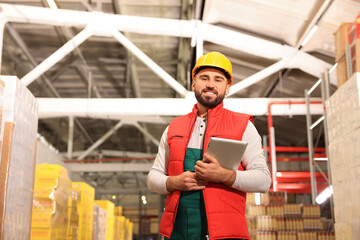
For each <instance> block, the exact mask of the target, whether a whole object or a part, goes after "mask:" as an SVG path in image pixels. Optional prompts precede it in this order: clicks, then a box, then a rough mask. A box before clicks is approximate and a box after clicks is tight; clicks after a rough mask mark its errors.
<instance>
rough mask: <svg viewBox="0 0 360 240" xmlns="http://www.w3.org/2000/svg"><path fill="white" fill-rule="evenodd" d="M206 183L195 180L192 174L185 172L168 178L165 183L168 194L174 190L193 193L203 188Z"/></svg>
mask: <svg viewBox="0 0 360 240" xmlns="http://www.w3.org/2000/svg"><path fill="white" fill-rule="evenodd" d="M206 183H207V182H204V181H202V180H200V179H199V178H197V176H196V174H195V173H194V172H190V171H186V172H183V173H182V174H180V175H177V176H170V177H168V179H167V181H166V188H167V190H168V191H169V192H173V191H175V190H180V191H194V190H202V189H204V188H205V185H206Z"/></svg>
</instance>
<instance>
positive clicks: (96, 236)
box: [92, 204, 100, 240]
mask: <svg viewBox="0 0 360 240" xmlns="http://www.w3.org/2000/svg"><path fill="white" fill-rule="evenodd" d="M99 211H100V207H99V205H97V204H94V220H93V234H92V239H93V240H98V239H99V217H100V216H99Z"/></svg>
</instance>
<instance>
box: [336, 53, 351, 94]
mask: <svg viewBox="0 0 360 240" xmlns="http://www.w3.org/2000/svg"><path fill="white" fill-rule="evenodd" d="M337 64H338V65H337V67H336V78H337V87H338V88H339V87H341V85H343V84H344V83H345V82H346V81H347V80H348V77H347V66H346V58H345V55H344V57H343V58H341V59H340V60H339V61H338V62H337Z"/></svg>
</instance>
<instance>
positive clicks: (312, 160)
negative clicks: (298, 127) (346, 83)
mask: <svg viewBox="0 0 360 240" xmlns="http://www.w3.org/2000/svg"><path fill="white" fill-rule="evenodd" d="M336 66H337V65H336V64H335V65H334V66H333V67H332V68H331V69H330V70H326V71H325V72H324V73H323V74H322V78H320V79H319V80H318V81H317V82H316V83H315V84H314V85H313V86H312V87H311V88H310V89H309V90H308V89H305V90H304V94H305V101H306V125H307V138H308V149H309V166H310V174H311V176H310V178H311V199H312V203H313V204H316V196H317V188H316V177H315V175H316V173H315V168H316V169H317V170H318V171H319V172H320V174H321V175H322V176H323V177H324V178H325V179H326V181H327V183H328V188H331V187H332V181H331V168H330V157H329V149H328V146H329V143H328V129H327V119H326V107H325V101H326V100H327V99H328V98H329V97H330V83H329V82H330V81H329V79H330V75H329V74H330V73H331V72H332V71H333V70H334V69H335V68H336ZM319 85H320V87H321V99H322V105H323V108H324V114H323V115H322V116H321V117H320V118H319V119H318V120H316V121H315V122H314V123H312V119H311V111H310V95H311V93H312V92H313V91H314V90H315V89H316V88H317V87H318V86H319ZM321 122H322V123H323V131H324V139H325V152H326V156H325V157H320V158H319V157H317V156H316V154H315V153H314V144H313V129H314V128H315V127H317V126H318V125H319V124H320V123H321ZM317 160H325V161H326V167H327V174H326V173H325V172H324V171H323V169H322V168H321V167H320V166H319V165H318V164H317V162H316V161H317ZM329 198H330V210H331V216H332V223H333V224H334V204H333V197H332V194H331V195H330V197H329Z"/></svg>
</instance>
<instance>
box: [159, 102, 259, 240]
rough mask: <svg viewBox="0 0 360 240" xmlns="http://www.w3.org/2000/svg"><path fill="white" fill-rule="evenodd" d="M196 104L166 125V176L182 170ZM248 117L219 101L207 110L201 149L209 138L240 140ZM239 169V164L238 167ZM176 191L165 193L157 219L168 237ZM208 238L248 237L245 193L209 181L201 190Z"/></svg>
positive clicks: (175, 204)
mask: <svg viewBox="0 0 360 240" xmlns="http://www.w3.org/2000/svg"><path fill="white" fill-rule="evenodd" d="M197 112H198V109H197V105H196V104H195V106H194V108H193V111H192V112H191V113H188V114H187V115H184V116H181V117H178V118H175V119H174V120H173V121H172V122H171V123H170V125H169V129H168V145H169V167H168V175H169V176H174V175H179V174H181V173H183V172H184V159H185V152H186V148H187V145H188V143H189V141H190V137H191V133H192V131H193V128H194V124H195V121H196V117H197ZM249 120H251V121H253V118H252V116H250V115H247V114H242V113H236V112H232V111H230V110H227V109H224V108H223V104H222V103H221V104H219V105H218V106H216V107H215V108H213V109H209V110H208V117H207V121H208V122H207V128H206V132H205V136H204V152H206V147H207V145H208V143H209V140H210V137H220V138H228V139H235V140H241V139H242V136H243V134H244V131H245V129H246V126H247V124H248V122H249ZM238 170H241V171H243V170H244V169H243V167H242V166H241V165H240V166H239V169H238ZM180 193H181V192H180V191H174V192H172V193H169V194H168V195H167V198H166V204H165V211H164V213H163V215H162V218H161V222H160V234H162V235H164V236H165V237H167V238H170V235H171V232H172V230H173V226H174V222H175V218H176V212H177V207H178V204H179V198H180ZM203 195H204V203H205V208H206V215H207V221H208V230H209V235H210V239H223V238H243V239H250V236H249V233H248V228H247V224H246V218H245V205H246V193H245V192H241V191H238V190H235V189H233V188H231V187H228V186H226V185H224V184H219V183H209V184H207V185H206V188H205V189H204V190H203Z"/></svg>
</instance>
